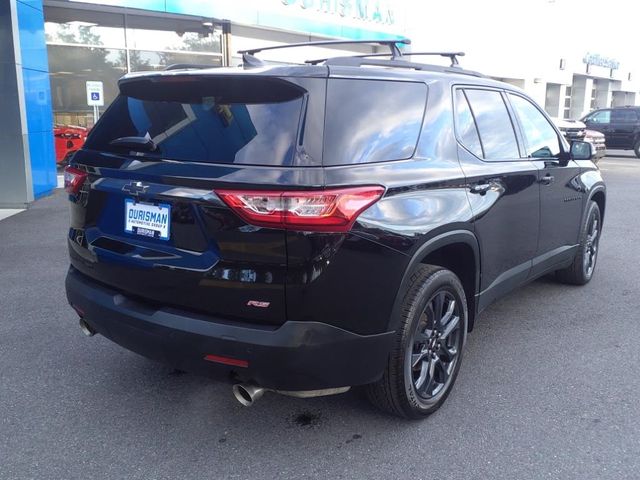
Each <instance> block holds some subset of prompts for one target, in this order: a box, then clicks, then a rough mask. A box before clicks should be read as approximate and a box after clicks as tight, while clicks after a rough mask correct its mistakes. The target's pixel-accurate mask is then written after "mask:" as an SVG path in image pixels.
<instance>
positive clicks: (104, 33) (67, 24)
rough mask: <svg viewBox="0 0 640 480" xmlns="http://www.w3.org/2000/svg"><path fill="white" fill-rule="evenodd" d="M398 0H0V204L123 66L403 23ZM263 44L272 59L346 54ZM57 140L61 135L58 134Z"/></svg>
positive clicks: (47, 174)
mask: <svg viewBox="0 0 640 480" xmlns="http://www.w3.org/2000/svg"><path fill="white" fill-rule="evenodd" d="M405 3H406V2H405V1H404V0H395V1H378V0H235V1H230V0H85V1H74V0H8V1H7V0H3V1H1V2H0V40H2V45H4V46H5V53H4V54H3V55H2V57H0V67H1V70H0V73H1V75H0V98H1V99H2V102H1V104H2V106H3V107H4V108H3V115H2V117H0V152H1V153H0V154H1V155H2V157H1V158H2V166H3V171H2V175H1V176H0V208H3V207H4V208H21V207H24V206H26V205H28V204H29V203H30V202H31V201H33V200H34V199H37V198H39V197H42V196H44V195H47V194H49V193H50V192H51V191H52V190H53V189H54V188H56V185H57V174H58V172H57V168H56V162H55V159H56V155H55V147H54V133H55V131H57V130H59V129H60V128H61V127H63V126H80V127H92V126H93V124H94V122H95V120H96V119H97V118H98V117H99V115H100V114H101V113H102V112H103V111H104V109H106V108H107V107H108V105H109V104H110V102H111V101H112V100H113V99H114V98H115V96H116V94H117V80H118V79H119V78H120V77H121V76H122V75H124V74H126V73H128V72H136V71H142V70H162V69H164V68H165V67H166V66H169V65H174V64H198V65H212V66H225V65H237V64H238V63H240V60H241V59H240V57H239V56H238V55H237V51H238V50H241V49H245V48H255V47H264V46H271V45H278V44H284V43H293V42H305V41H314V40H324V39H328V38H329V39H354V40H358V39H390V38H401V37H403V36H404V33H405V30H406V28H405V21H406V18H405V14H406V11H405V8H404V6H405ZM301 50H302V49H297V50H290V51H289V50H288V51H286V52H284V51H277V52H268V54H267V52H265V56H266V58H267V60H270V61H273V62H285V61H294V62H297V61H303V60H305V59H307V58H309V57H310V56H313V57H314V58H317V57H319V58H323V57H326V56H327V55H331V56H336V55H344V54H350V53H356V54H361V53H371V52H374V51H376V50H375V48H372V47H364V46H363V47H362V48H357V47H351V48H349V49H348V50H345V49H342V50H339V49H322V48H315V49H313V50H314V51H313V52H309V51H307V52H304V51H301ZM63 143H64V142H63Z"/></svg>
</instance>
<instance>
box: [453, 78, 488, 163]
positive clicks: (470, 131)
mask: <svg viewBox="0 0 640 480" xmlns="http://www.w3.org/2000/svg"><path fill="white" fill-rule="evenodd" d="M456 129H457V131H458V138H459V139H460V143H462V145H464V146H465V147H466V149H467V150H469V151H470V152H471V153H473V154H474V155H475V156H476V157H480V158H483V154H482V146H481V145H480V137H479V136H478V129H477V128H476V122H475V121H474V120H473V115H472V114H471V109H470V108H469V104H468V103H467V97H465V95H464V92H463V91H462V90H460V89H458V90H456Z"/></svg>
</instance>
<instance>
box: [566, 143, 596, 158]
mask: <svg viewBox="0 0 640 480" xmlns="http://www.w3.org/2000/svg"><path fill="white" fill-rule="evenodd" d="M571 158H572V159H574V160H591V159H593V154H592V153H591V144H590V143H589V142H580V141H575V142H571Z"/></svg>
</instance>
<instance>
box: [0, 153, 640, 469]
mask: <svg viewBox="0 0 640 480" xmlns="http://www.w3.org/2000/svg"><path fill="white" fill-rule="evenodd" d="M600 166H601V168H602V170H603V174H604V176H605V179H606V181H607V183H608V190H609V191H608V204H607V208H606V212H605V218H604V231H603V236H602V240H601V243H600V256H599V260H598V267H597V270H596V274H595V277H594V279H593V280H592V282H591V283H590V284H589V285H587V286H585V287H568V286H563V285H560V284H558V283H556V282H554V281H553V280H552V279H549V278H544V279H541V280H538V281H536V282H534V283H532V284H530V285H529V286H527V287H525V288H523V289H520V290H518V291H516V292H514V293H513V294H511V295H509V296H508V297H507V298H505V299H503V300H501V301H499V302H497V303H495V304H494V305H493V306H491V307H490V308H489V309H488V310H487V311H485V312H484V313H483V314H482V315H481V317H480V318H479V320H478V322H477V323H476V328H475V330H474V331H473V332H472V333H471V334H470V335H469V337H468V344H467V350H466V353H465V359H464V361H463V365H462V369H461V372H460V375H459V377H458V380H457V384H456V386H455V387H454V389H453V392H452V394H451V396H450V397H449V399H448V400H447V402H446V404H445V405H444V406H443V408H441V409H440V410H439V411H438V412H437V413H436V414H434V415H432V416H431V417H429V418H428V419H426V420H424V421H421V422H410V421H405V420H400V419H396V418H392V417H388V416H385V415H383V414H381V413H378V412H377V411H376V410H374V409H373V408H372V407H370V406H369V405H368V404H367V403H366V402H365V401H364V400H363V399H361V398H360V396H359V395H358V394H357V392H350V393H348V394H344V395H340V396H336V397H326V398H317V399H311V400H299V399H293V398H288V397H282V396H278V395H275V394H269V393H267V394H266V395H265V396H264V397H263V399H262V400H260V401H259V402H257V403H256V405H255V406H253V407H251V408H244V407H242V406H240V405H239V404H238V403H237V402H236V401H235V400H234V399H233V396H232V394H231V388H230V386H229V385H227V384H221V383H214V382H212V381H210V380H208V379H205V378H200V377H197V376H194V375H191V374H180V373H179V372H174V371H172V370H171V369H169V368H167V367H165V366H162V365H159V364H156V363H153V362H151V361H149V360H146V359H144V358H142V357H140V356H137V355H136V354H134V353H131V352H128V351H126V350H124V349H122V348H120V347H118V346H117V345H115V344H113V343H111V342H110V341H108V340H106V339H104V338H102V337H100V336H95V337H93V338H86V337H84V336H83V335H82V334H81V332H80V329H79V327H78V322H77V316H76V314H75V313H74V312H73V311H72V310H71V308H70V307H69V306H68V305H67V302H66V298H65V294H64V275H65V271H66V268H67V264H68V261H67V251H66V244H65V234H66V228H67V221H68V212H67V206H66V200H65V195H64V192H61V191H59V190H58V191H57V193H56V194H55V195H53V196H51V197H48V198H45V199H42V200H40V201H38V202H36V203H35V204H34V205H33V206H32V207H31V208H30V209H29V210H27V211H25V212H22V213H19V214H17V215H14V216H12V217H10V218H7V219H5V220H2V221H0V478H1V479H12V480H13V479H27V478H36V479H44V478H46V479H88V478H93V479H99V478H100V479H101V478H114V479H123V478H127V479H191V478H193V479H206V478H241V479H244V478H334V479H335V478H345V479H350V478H416V479H420V478H423V479H443V478H447V479H474V478H486V479H547V478H549V479H556V478H558V479H560V478H562V479H581V480H586V479H599V480H602V479H627V478H628V479H637V478H638V476H639V475H640V473H638V472H640V400H639V399H640V375H639V372H640V352H639V346H640V280H639V277H638V270H639V269H640V249H639V248H638V241H639V240H640V208H639V206H640V190H639V188H638V186H639V185H640V160H638V159H637V158H635V156H633V155H632V154H631V153H629V152H619V153H617V154H616V156H609V157H607V158H605V159H603V160H602V161H601V162H600Z"/></svg>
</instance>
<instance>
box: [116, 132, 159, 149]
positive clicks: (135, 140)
mask: <svg viewBox="0 0 640 480" xmlns="http://www.w3.org/2000/svg"><path fill="white" fill-rule="evenodd" d="M109 145H113V146H114V147H121V148H128V149H130V150H138V151H142V152H155V151H156V150H157V149H158V146H157V145H156V144H155V143H154V141H153V140H151V138H150V137H149V136H144V137H120V138H116V139H115V140H111V141H110V142H109Z"/></svg>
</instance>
